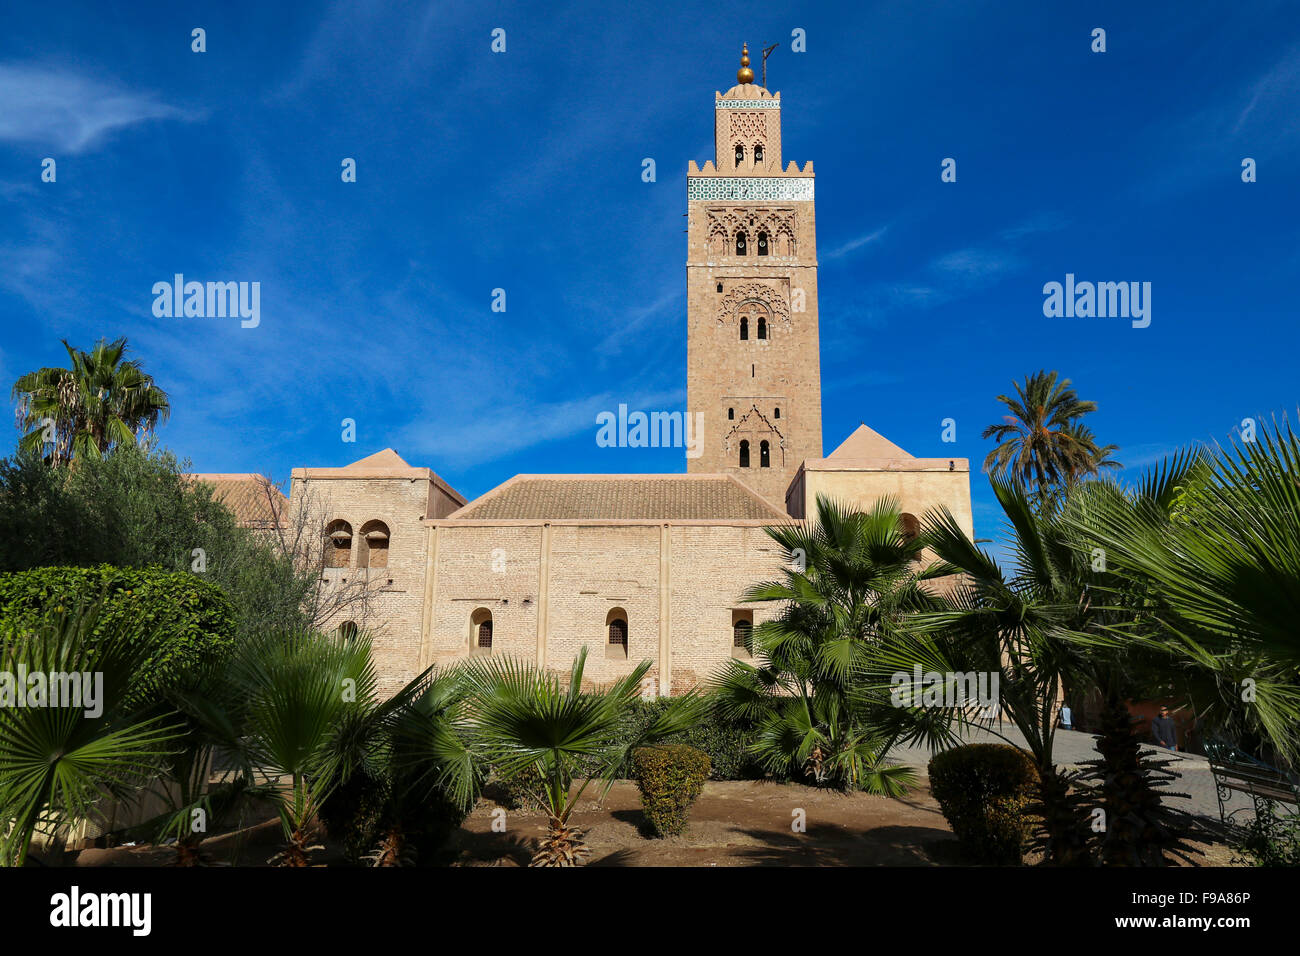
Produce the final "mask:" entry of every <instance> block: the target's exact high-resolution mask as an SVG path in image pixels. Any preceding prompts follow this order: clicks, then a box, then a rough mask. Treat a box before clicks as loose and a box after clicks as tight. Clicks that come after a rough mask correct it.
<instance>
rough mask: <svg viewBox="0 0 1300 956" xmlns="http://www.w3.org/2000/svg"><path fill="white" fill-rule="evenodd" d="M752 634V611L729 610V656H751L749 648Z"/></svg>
mask: <svg viewBox="0 0 1300 956" xmlns="http://www.w3.org/2000/svg"><path fill="white" fill-rule="evenodd" d="M753 636H754V612H753V611H749V610H745V611H739V610H733V611H732V612H731V656H732V657H739V658H742V659H745V658H750V657H753V656H754V655H753V654H752V653H750V650H749V648H750V646H751V639H752V638H753Z"/></svg>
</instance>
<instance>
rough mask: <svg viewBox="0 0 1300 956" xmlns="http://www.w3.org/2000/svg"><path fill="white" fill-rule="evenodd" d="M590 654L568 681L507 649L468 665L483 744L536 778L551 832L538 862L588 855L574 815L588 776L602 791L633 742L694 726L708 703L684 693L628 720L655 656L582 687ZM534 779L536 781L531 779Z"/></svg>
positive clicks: (535, 790) (496, 762)
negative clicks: (504, 654)
mask: <svg viewBox="0 0 1300 956" xmlns="http://www.w3.org/2000/svg"><path fill="white" fill-rule="evenodd" d="M586 661H587V648H586V647H585V646H584V647H583V648H582V649H581V650H580V651H579V652H578V655H577V657H576V658H575V659H574V662H573V666H572V668H571V670H570V672H569V680H568V683H567V685H565V684H563V683H562V682H561V681H560V679H559V677H557V676H556V675H555V674H552V673H550V672H548V671H543V670H539V669H538V668H537V667H535V666H533V665H532V664H529V663H525V662H522V661H517V660H513V659H509V658H503V659H490V660H489V659H480V660H475V661H472V662H471V663H470V664H468V665H467V666H466V669H465V675H466V679H467V680H468V681H469V686H470V688H471V690H470V700H469V708H470V718H469V721H470V728H471V733H472V734H473V737H474V739H475V742H476V745H477V746H478V747H479V748H481V750H482V753H483V755H484V756H485V758H486V759H487V760H488V761H489V762H491V763H492V765H493V766H495V767H497V768H498V769H499V770H500V772H501V773H502V774H503V775H504V776H505V777H507V778H513V779H515V780H516V781H518V782H520V783H521V785H525V786H529V789H530V790H531V791H532V792H531V793H530V796H531V797H532V798H533V799H534V800H536V801H537V803H539V804H540V805H541V806H542V807H544V808H545V810H546V814H547V834H546V837H545V839H544V840H543V841H542V844H541V847H540V849H539V850H538V852H537V854H536V855H535V856H534V857H533V861H532V865H533V866H577V865H580V864H582V863H583V862H585V860H586V857H587V855H588V853H589V850H588V848H587V846H586V844H585V843H584V842H583V840H582V830H581V829H580V828H578V827H576V826H572V825H571V824H570V818H571V817H572V815H573V811H574V810H575V809H576V807H577V806H578V801H579V800H580V799H581V797H582V794H583V793H584V792H585V791H586V790H587V788H588V786H590V785H591V784H592V782H593V781H595V780H597V779H599V780H600V781H601V786H602V795H603V794H604V793H607V792H608V791H609V788H610V786H612V785H613V782H614V779H615V776H616V775H617V773H618V772H619V770H620V769H622V768H623V767H624V766H626V765H627V762H628V758H629V756H630V754H631V752H632V750H633V749H635V748H636V747H640V746H644V745H646V744H651V743H654V742H656V741H658V740H662V739H663V738H664V737H667V736H669V735H671V734H675V733H679V732H681V731H683V730H686V729H688V728H689V727H690V726H691V725H693V724H694V723H695V722H696V721H697V720H698V719H699V718H700V716H701V715H702V713H703V711H704V707H705V705H704V700H703V698H701V697H699V696H697V695H695V694H686V695H683V696H681V697H677V698H674V699H673V701H672V703H671V704H670V706H669V707H668V708H666V709H665V710H664V712H663V713H662V714H660V715H659V716H658V717H657V718H656V719H655V720H654V721H652V722H651V723H649V724H647V725H646V726H645V727H643V728H640V729H637V730H630V727H631V722H630V721H629V720H628V717H629V714H630V711H631V709H632V706H633V704H634V702H635V701H636V700H637V699H638V697H639V696H640V693H641V690H640V688H641V681H642V679H643V678H644V677H645V675H646V672H647V671H649V669H650V662H649V661H642V662H641V663H640V664H638V665H637V666H636V667H634V668H633V669H632V671H631V672H630V673H629V674H627V675H626V676H625V677H623V678H621V679H619V680H617V681H615V682H614V683H613V684H612V685H610V686H609V687H607V688H605V689H603V690H600V691H596V692H590V693H584V692H583V690H582V680H583V670H584V668H585V666H586ZM593 766H594V768H595V772H594V773H590V774H589V775H588V776H587V777H586V779H585V780H584V781H583V783H582V784H581V785H580V786H579V787H578V788H577V789H576V790H575V789H573V787H572V786H571V783H572V781H573V780H574V779H575V778H576V777H578V776H579V775H580V773H581V772H582V771H583V770H584V769H589V768H591V767H593ZM532 780H536V781H538V782H539V785H538V786H537V787H532V786H530V783H531V781H532Z"/></svg>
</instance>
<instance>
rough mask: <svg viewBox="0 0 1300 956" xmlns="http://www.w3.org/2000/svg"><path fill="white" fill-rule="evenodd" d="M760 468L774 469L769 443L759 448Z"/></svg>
mask: <svg viewBox="0 0 1300 956" xmlns="http://www.w3.org/2000/svg"><path fill="white" fill-rule="evenodd" d="M758 467H759V468H771V467H772V453H771V449H770V448H769V446H768V444H767V442H763V443H762V444H760V445H759V446H758Z"/></svg>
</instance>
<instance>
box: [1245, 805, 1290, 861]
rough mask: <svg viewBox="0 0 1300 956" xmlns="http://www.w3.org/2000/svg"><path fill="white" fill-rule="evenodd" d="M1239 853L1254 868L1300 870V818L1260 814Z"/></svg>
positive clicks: (1250, 828)
mask: <svg viewBox="0 0 1300 956" xmlns="http://www.w3.org/2000/svg"><path fill="white" fill-rule="evenodd" d="M1238 850H1239V851H1240V852H1241V853H1243V854H1244V856H1245V862H1248V863H1250V864H1251V865H1252V866H1300V816H1297V815H1291V816H1284V817H1279V816H1276V815H1274V814H1272V813H1262V814H1260V815H1259V816H1257V817H1255V819H1254V820H1252V821H1251V824H1250V827H1249V828H1248V829H1247V831H1246V834H1245V837H1244V838H1243V839H1242V842H1241V844H1240V845H1239V846H1238Z"/></svg>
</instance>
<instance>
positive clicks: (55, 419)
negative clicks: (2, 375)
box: [12, 338, 171, 465]
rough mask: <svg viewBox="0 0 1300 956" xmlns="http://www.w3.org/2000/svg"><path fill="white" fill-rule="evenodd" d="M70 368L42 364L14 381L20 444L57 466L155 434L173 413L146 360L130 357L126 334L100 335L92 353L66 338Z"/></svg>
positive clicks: (93, 456) (64, 344)
mask: <svg viewBox="0 0 1300 956" xmlns="http://www.w3.org/2000/svg"><path fill="white" fill-rule="evenodd" d="M63 347H64V348H65V349H66V350H67V352H68V360H69V366H70V367H69V368H42V369H37V370H36V371H34V372H29V373H27V374H26V375H24V376H22V377H21V378H20V379H18V381H17V382H15V383H14V386H13V391H12V395H13V398H15V399H17V401H18V411H17V421H18V428H19V429H20V430H24V429H25V430H27V431H26V434H24V435H23V437H22V439H21V440H20V442H19V447H20V448H21V449H22V450H24V451H27V452H31V453H36V454H45V455H46V456H47V457H48V459H49V461H50V462H51V463H52V464H54V465H62V464H66V463H67V462H69V461H72V460H73V459H78V458H91V459H98V458H102V457H104V456H105V455H107V454H108V453H109V452H110V451H111V450H112V449H113V448H114V447H117V446H125V445H134V444H136V442H137V440H138V439H139V438H141V437H147V436H149V435H152V434H153V432H154V429H155V428H156V427H157V425H158V423H159V422H160V421H166V420H167V416H168V415H169V414H170V412H171V406H170V405H169V403H168V398H167V393H166V392H164V391H163V390H162V389H161V388H159V387H158V386H157V385H155V384H154V380H153V378H152V377H151V376H149V375H146V374H145V373H144V371H143V370H142V368H141V366H140V363H139V362H138V361H136V360H128V359H127V358H126V352H127V345H126V339H125V338H120V339H115V340H114V341H112V342H109V341H107V340H106V339H100V340H99V342H97V343H96V344H95V347H94V348H93V349H91V350H90V351H89V352H83V351H82V350H81V349H77V348H73V347H72V346H71V345H69V344H68V343H67V341H66V340H65V341H64V342H63Z"/></svg>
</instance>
